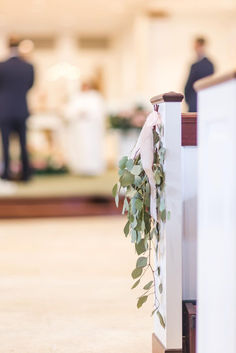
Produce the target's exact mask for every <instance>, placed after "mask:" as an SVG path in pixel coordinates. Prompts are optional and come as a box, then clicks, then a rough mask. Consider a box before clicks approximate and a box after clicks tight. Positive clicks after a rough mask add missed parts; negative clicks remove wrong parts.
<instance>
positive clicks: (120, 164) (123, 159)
mask: <svg viewBox="0 0 236 353" xmlns="http://www.w3.org/2000/svg"><path fill="white" fill-rule="evenodd" d="M127 161H128V157H127V156H124V157H123V158H121V160H120V161H119V167H120V169H124V168H125V166H126V163H127Z"/></svg>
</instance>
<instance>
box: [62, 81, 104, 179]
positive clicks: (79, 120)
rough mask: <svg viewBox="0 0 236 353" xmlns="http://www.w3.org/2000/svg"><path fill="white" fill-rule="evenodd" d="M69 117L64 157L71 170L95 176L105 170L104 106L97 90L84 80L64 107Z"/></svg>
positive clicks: (75, 172)
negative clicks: (79, 90)
mask: <svg viewBox="0 0 236 353" xmlns="http://www.w3.org/2000/svg"><path fill="white" fill-rule="evenodd" d="M65 114H66V117H67V119H68V121H69V126H68V144H67V160H68V165H69V168H70V170H71V171H72V172H73V173H74V174H79V175H88V176H95V175H100V174H102V173H103V172H104V170H105V156H104V149H103V146H104V130H105V109H104V100H103V98H102V96H101V94H100V93H99V92H98V91H97V90H96V89H95V86H94V85H93V84H92V83H91V82H84V83H83V84H82V87H81V92H78V93H76V94H75V95H74V96H73V97H72V98H71V99H70V101H69V103H68V104H67V106H66V109H65Z"/></svg>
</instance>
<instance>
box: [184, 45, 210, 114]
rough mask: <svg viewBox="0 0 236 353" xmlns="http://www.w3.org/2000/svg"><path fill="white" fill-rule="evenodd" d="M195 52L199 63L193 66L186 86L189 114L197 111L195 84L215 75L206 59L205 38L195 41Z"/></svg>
mask: <svg viewBox="0 0 236 353" xmlns="http://www.w3.org/2000/svg"><path fill="white" fill-rule="evenodd" d="M194 50H195V52H196V54H197V61H196V62H195V63H194V64H193V65H192V66H191V69H190V73H189V77H188V80H187V82H186V85H185V99H186V102H187V104H188V107H189V112H196V111H197V94H196V91H195V90H194V88H193V84H194V82H195V81H197V80H199V79H200V78H203V77H206V76H209V75H212V74H213V73H214V65H213V64H212V62H211V61H210V60H209V59H208V58H207V57H206V51H205V50H206V40H205V38H196V39H195V42H194Z"/></svg>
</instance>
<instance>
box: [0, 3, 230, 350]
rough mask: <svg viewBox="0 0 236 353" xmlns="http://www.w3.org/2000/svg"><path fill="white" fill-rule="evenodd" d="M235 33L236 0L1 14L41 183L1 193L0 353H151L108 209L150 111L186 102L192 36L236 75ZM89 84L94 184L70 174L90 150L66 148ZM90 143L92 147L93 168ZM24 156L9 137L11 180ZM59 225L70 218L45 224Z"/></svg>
mask: <svg viewBox="0 0 236 353" xmlns="http://www.w3.org/2000/svg"><path fill="white" fill-rule="evenodd" d="M235 19H236V3H235V0H227V1H220V0H198V1H197V2H196V1H194V0H179V1H176V0H86V1H79V0H67V1H65V0H47V1H46V0H22V1H16V0H0V60H5V59H6V58H7V56H8V48H7V41H8V37H9V35H11V34H14V35H17V36H18V37H19V38H20V39H21V44H20V48H19V50H20V55H22V57H24V59H25V60H27V61H30V62H31V63H32V64H33V65H34V68H35V84H34V86H33V88H32V90H31V91H30V93H29V96H28V102H29V106H30V112H31V115H30V117H29V119H28V122H27V125H28V149H29V154H30V161H31V165H32V169H33V177H32V180H30V181H29V182H28V183H20V182H17V180H13V181H12V182H3V181H2V182H1V183H0V218H1V228H2V232H1V243H2V246H1V249H2V250H1V258H2V263H1V281H0V282H1V286H0V288H1V293H2V295H1V298H0V307H1V313H2V314H1V323H0V326H1V331H2V332H3V334H1V346H0V353H10V352H11V353H13V352H17V353H26V352H28V353H46V352H51V353H53V352H55V353H56V352H57V353H60V352H67V353H74V352H76V353H111V352H116V351H117V352H127V353H141V352H142V353H144V352H151V343H150V342H147V337H149V335H150V332H151V331H152V322H151V320H149V317H148V313H149V311H148V310H149V308H147V309H145V311H143V312H137V311H136V308H135V305H133V307H132V303H133V301H134V294H133V293H130V291H129V278H128V279H127V273H128V274H129V269H131V266H132V261H133V258H132V257H133V254H130V252H129V251H128V249H127V246H126V243H125V240H123V238H122V229H123V225H124V220H123V218H122V217H119V216H118V214H119V213H120V211H121V210H120V209H118V210H117V209H116V207H115V205H114V202H113V199H112V195H111V190H112V186H113V184H114V183H115V182H116V179H117V169H116V168H117V164H118V160H119V158H120V157H121V156H122V155H124V154H127V153H129V152H130V150H131V149H132V147H133V146H134V144H135V142H136V140H137V137H138V134H139V132H140V128H141V127H142V125H143V123H144V121H145V118H146V116H147V114H148V112H150V111H151V109H152V106H151V104H150V102H149V99H150V98H151V97H152V96H154V95H157V94H160V93H163V92H168V91H170V90H171V91H175V92H183V91H184V85H185V82H186V79H187V75H188V72H189V67H190V65H191V64H192V62H193V61H194V60H195V58H194V51H193V40H194V38H195V37H196V36H204V37H205V38H207V42H208V48H207V54H208V56H209V58H211V60H212V61H213V62H214V65H215V70H216V72H217V73H225V72H227V71H229V70H231V69H232V68H235V65H236V20H235ZM84 82H90V83H91V82H92V85H93V89H94V90H96V92H97V93H98V94H99V95H100V97H101V99H102V101H103V121H102V122H101V124H103V127H102V129H103V133H102V135H101V136H102V140H101V141H100V142H101V145H102V147H101V148H102V152H101V154H102V159H101V163H103V167H102V168H100V169H99V166H98V171H97V172H95V173H92V174H91V175H90V173H89V172H88V173H86V172H85V173H83V172H80V171H77V170H76V168H74V167H73V162H72V159H73V160H74V159H75V160H76V159H77V158H78V159H79V158H80V156H81V155H83V148H80V147H79V145H78V149H76V151H75V149H74V147H73V146H72V147H71V146H70V141H71V136H72V135H70V134H71V133H74V134H75V130H74V127H73V125H71V124H72V123H71V121H72V120H71V119H70V113H68V112H67V108H68V105H69V103H70V101H71V99H72V98H73V97H74V95H76V94H77V93H78V92H80V90H81V87H82V85H83V83H84ZM0 84H1V82H0ZM0 109H1V107H0ZM68 111H69V110H68ZM186 111H187V106H186V104H185V103H184V104H183V112H186ZM93 129H95V130H96V129H97V125H96V123H91V125H90V127H88V130H87V132H86V130H85V135H86V136H87V139H88V140H89V146H90V147H91V151H90V153H91V154H92V155H95V153H96V148H97V147H96V138H94V137H93V136H94V135H93V134H91V131H92V130H93ZM71 130H72V132H71ZM78 136H79V135H78ZM101 136H100V138H101ZM74 138H75V140H76V139H78V140H79V137H78V138H77V137H76V136H74ZM71 148H72V150H73V149H74V150H73V151H71ZM19 154H20V152H19V146H18V141H17V139H16V138H15V137H14V136H12V144H11V170H12V173H13V174H14V175H17V173H18V172H19V170H20V162H19V159H20V158H19ZM94 158H95V157H94ZM95 160H96V161H98V157H96V158H95ZM2 168H3V160H2V159H1V160H0V170H2ZM64 216H67V217H70V216H71V217H72V216H73V217H74V218H63V219H62V218H60V219H59V218H50V217H64ZM88 224H91V227H89V230H88V229H87V226H86V225H88ZM96 242H97V244H96ZM114 246H115V247H116V248H117V249H119V251H120V252H122V253H123V254H124V256H123V259H122V264H120V259H119V258H118V256H120V255H119V254H117V252H116V248H115V249H114ZM97 247H101V249H100V250H99V252H98V250H96V248H97ZM130 258H132V261H131V260H130ZM112 261H113V264H112V266H110V263H111V262H112ZM127 269H128V270H127ZM114 276H115V277H114ZM91 278H93V279H94V281H91ZM101 287H103V288H101ZM95 292H96V295H95V294H94V293H95ZM16 293H17V294H16ZM86 293H89V294H88V295H86ZM126 297H127V303H126V304H124V303H123V299H124V298H126ZM114 298H115V299H114ZM113 300H115V301H116V304H115V305H114V303H113ZM124 300H126V299H124ZM83 303H85V304H83ZM128 304H129V305H128ZM83 305H84V307H83ZM114 306H115V307H114ZM74 308H76V309H74ZM126 314H127V316H126ZM122 315H123V316H122ZM125 325H126V326H125ZM60 332H63V334H60ZM137 332H139V333H138V334H137ZM90 334H91V337H90ZM93 340H94V341H93ZM92 341H93V342H92Z"/></svg>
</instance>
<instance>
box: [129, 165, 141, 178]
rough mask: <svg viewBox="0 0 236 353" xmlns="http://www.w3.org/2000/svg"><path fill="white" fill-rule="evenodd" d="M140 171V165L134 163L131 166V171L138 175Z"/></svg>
mask: <svg viewBox="0 0 236 353" xmlns="http://www.w3.org/2000/svg"><path fill="white" fill-rule="evenodd" d="M141 171H142V167H141V166H140V165H135V166H133V168H132V170H131V173H132V174H134V175H137V176H138V175H139V174H140V173H141Z"/></svg>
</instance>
